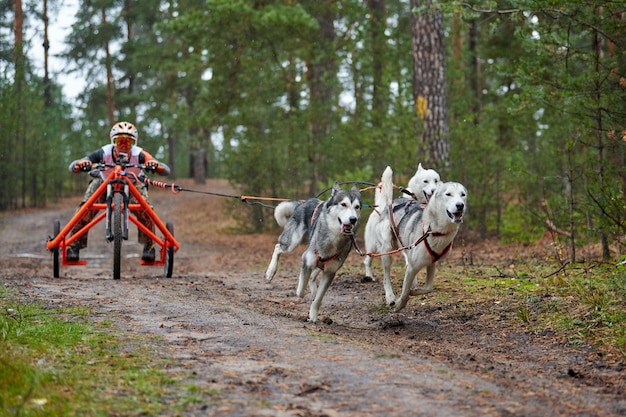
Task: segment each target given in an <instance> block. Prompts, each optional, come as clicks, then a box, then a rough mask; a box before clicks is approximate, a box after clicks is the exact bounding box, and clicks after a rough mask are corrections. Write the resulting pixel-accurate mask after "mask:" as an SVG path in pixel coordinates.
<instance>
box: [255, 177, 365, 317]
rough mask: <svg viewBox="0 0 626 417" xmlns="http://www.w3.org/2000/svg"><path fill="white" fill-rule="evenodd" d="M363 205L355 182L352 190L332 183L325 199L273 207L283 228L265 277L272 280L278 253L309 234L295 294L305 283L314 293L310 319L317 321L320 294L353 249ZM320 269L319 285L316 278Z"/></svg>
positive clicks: (305, 287)
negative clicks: (328, 196)
mask: <svg viewBox="0 0 626 417" xmlns="http://www.w3.org/2000/svg"><path fill="white" fill-rule="evenodd" d="M362 206H363V202H362V200H361V193H360V191H359V187H357V185H356V184H355V185H354V186H353V187H352V189H351V190H343V189H341V187H339V184H338V183H335V185H334V186H333V189H332V194H331V196H330V198H329V199H328V200H326V201H321V200H319V199H317V198H310V199H308V200H306V201H304V202H301V201H285V202H283V203H280V204H279V205H278V206H277V207H276V209H275V210H274V218H275V219H276V222H277V223H278V225H279V226H283V227H284V229H283V232H282V233H281V235H280V236H279V238H278V243H277V244H276V246H275V248H274V253H273V254H272V259H271V261H270V264H269V266H268V267H267V271H266V272H265V279H266V280H267V281H271V280H272V278H273V277H274V275H275V274H276V270H277V268H278V259H279V257H280V255H281V254H283V253H286V252H291V251H293V250H294V249H295V248H296V246H298V245H299V244H300V243H302V242H303V240H304V238H305V236H307V235H308V237H309V244H308V246H307V248H306V250H305V251H304V253H303V254H302V266H301V269H300V277H299V279H298V289H297V291H296V294H297V295H298V297H304V295H305V291H306V289H307V287H308V288H310V289H311V293H312V294H313V295H314V297H315V298H314V299H313V302H312V303H311V308H310V310H309V321H312V322H316V321H317V315H318V312H319V308H320V305H321V304H322V298H324V294H326V290H328V287H329V286H330V284H331V283H332V282H333V279H334V278H335V274H336V273H337V271H338V270H339V268H341V266H342V265H343V263H344V261H345V260H346V258H347V257H348V254H349V253H350V250H351V249H352V244H353V242H354V240H353V239H354V234H355V233H356V231H357V228H358V226H359V219H360V218H361V207H362ZM320 272H321V278H320V279H319V287H318V286H317V284H316V283H315V279H316V277H317V275H319V273H320Z"/></svg>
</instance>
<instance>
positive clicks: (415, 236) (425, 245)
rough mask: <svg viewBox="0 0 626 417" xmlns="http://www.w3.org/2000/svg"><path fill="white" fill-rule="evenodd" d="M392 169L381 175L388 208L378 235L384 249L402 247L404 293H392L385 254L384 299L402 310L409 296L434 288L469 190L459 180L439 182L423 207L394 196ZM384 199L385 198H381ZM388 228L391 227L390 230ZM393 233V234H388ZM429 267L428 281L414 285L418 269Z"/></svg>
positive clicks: (382, 190) (427, 291) (461, 220)
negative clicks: (420, 285) (404, 266)
mask: <svg viewBox="0 0 626 417" xmlns="http://www.w3.org/2000/svg"><path fill="white" fill-rule="evenodd" d="M392 176H393V173H392V172H391V169H388V170H385V173H384V174H383V178H382V185H381V195H382V196H386V198H387V201H386V204H385V207H386V208H385V211H386V213H387V215H384V216H381V218H380V221H379V223H378V225H377V229H378V230H380V232H379V233H377V236H379V237H381V236H382V239H380V240H379V242H378V243H379V245H378V248H379V249H380V250H381V253H386V252H389V251H391V250H393V249H397V248H406V249H404V250H403V251H402V254H403V255H404V260H405V263H406V271H405V274H404V280H403V283H402V293H401V294H400V296H399V297H398V298H396V297H395V295H394V293H393V288H392V285H391V276H390V266H391V260H390V259H385V258H389V255H386V256H383V266H384V275H385V279H384V287H385V299H386V301H387V304H388V305H394V304H395V311H400V310H402V309H403V308H404V307H405V306H406V303H407V302H408V300H409V296H411V295H418V294H427V293H429V292H431V291H432V290H433V288H434V280H435V267H436V264H437V261H439V260H440V259H443V258H444V257H445V256H446V255H448V253H449V252H450V249H451V248H452V241H453V240H454V237H455V236H456V234H457V232H458V230H459V226H460V224H461V222H463V216H464V214H465V209H466V206H467V190H466V189H465V187H464V186H463V185H462V184H459V183H458V182H445V183H440V184H439V186H438V187H437V190H436V191H435V193H434V194H433V195H432V197H431V198H430V201H429V202H428V204H427V205H426V206H425V207H424V206H422V205H421V204H419V203H417V202H415V201H410V200H407V199H396V200H392V199H391V198H390V197H389V196H390V195H391V192H392V191H390V190H393V179H392ZM381 202H382V201H381ZM387 230H391V233H388V232H387ZM389 237H391V238H389ZM423 268H426V284H425V285H424V286H423V287H420V288H415V286H416V285H417V273H418V272H419V271H420V270H421V269H423Z"/></svg>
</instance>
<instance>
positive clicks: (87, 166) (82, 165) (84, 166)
mask: <svg viewBox="0 0 626 417" xmlns="http://www.w3.org/2000/svg"><path fill="white" fill-rule="evenodd" d="M74 169H75V170H76V171H83V172H87V171H91V161H90V160H88V159H83V160H80V161H77V162H76V165H74Z"/></svg>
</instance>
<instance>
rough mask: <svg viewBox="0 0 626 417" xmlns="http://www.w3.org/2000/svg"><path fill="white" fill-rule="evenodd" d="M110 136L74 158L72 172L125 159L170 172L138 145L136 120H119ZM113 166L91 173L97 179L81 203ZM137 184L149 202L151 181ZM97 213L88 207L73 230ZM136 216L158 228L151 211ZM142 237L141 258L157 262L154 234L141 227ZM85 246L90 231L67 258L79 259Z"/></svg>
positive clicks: (133, 169)
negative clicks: (85, 154)
mask: <svg viewBox="0 0 626 417" xmlns="http://www.w3.org/2000/svg"><path fill="white" fill-rule="evenodd" d="M109 138H110V140H111V143H110V144H108V145H105V146H103V147H101V148H100V149H97V150H95V151H93V152H92V153H90V154H89V155H87V156H86V157H84V158H81V159H77V160H75V161H73V162H72V163H71V164H70V165H69V170H70V172H72V173H75V174H78V173H80V172H88V171H91V168H92V164H100V163H105V164H114V163H116V162H117V161H124V162H125V163H128V164H139V165H145V166H146V169H147V170H150V171H154V172H156V173H157V174H158V175H161V176H166V175H169V173H170V168H169V167H168V166H167V165H166V164H164V163H162V162H159V161H157V160H156V159H154V158H153V157H152V155H151V154H150V153H149V152H147V151H145V150H143V149H142V148H140V147H139V146H137V141H138V139H139V133H138V131H137V128H136V127H135V126H134V125H133V124H132V123H129V122H118V123H116V124H115V125H114V126H113V127H112V128H111V132H110V133H109ZM112 169H113V168H111V167H109V168H106V169H103V170H101V171H96V172H90V175H92V177H93V179H92V180H91V181H90V182H89V186H88V187H87V190H86V191H85V197H84V198H83V201H82V202H81V203H80V206H82V205H83V204H85V202H86V201H87V200H88V199H89V197H91V196H92V195H93V194H94V193H95V192H96V190H97V189H98V187H99V186H100V185H101V184H102V182H103V181H104V180H105V179H106V178H107V177H108V175H109V174H110V173H111V170H112ZM127 171H128V172H130V173H132V174H134V176H133V178H137V177H138V176H139V175H141V174H142V172H141V169H140V168H136V167H129V168H127ZM134 184H135V186H136V187H137V189H138V190H139V192H140V194H141V196H142V197H143V198H144V199H145V200H146V202H149V201H148V187H147V185H145V184H143V183H141V182H134ZM105 198H106V195H105V194H102V196H101V197H100V198H99V199H98V202H99V203H103V202H104V201H105ZM131 202H136V199H135V198H134V197H132V198H131ZM80 206H79V209H80ZM96 213H97V212H96V211H94V210H87V211H86V212H85V213H84V214H83V216H82V217H81V218H80V220H79V221H78V222H77V223H76V224H75V225H74V227H73V228H72V230H71V232H70V233H71V234H75V233H77V232H78V231H79V230H81V229H82V228H83V227H84V226H85V225H87V224H88V223H89V222H91V220H92V219H93V218H94V217H95V215H96ZM136 216H137V220H139V222H141V224H143V225H144V226H146V228H148V229H149V230H151V231H153V232H154V223H153V221H152V218H151V217H150V216H149V215H148V213H146V212H145V211H138V212H137V213H136ZM138 240H139V243H142V244H143V245H144V247H143V253H142V256H141V259H142V260H143V261H145V262H154V260H155V249H154V242H153V241H152V239H150V237H149V236H147V235H146V234H145V233H144V232H142V231H141V230H138ZM85 247H87V233H85V234H83V235H82V236H81V237H80V238H78V239H77V240H76V241H75V242H74V243H73V244H72V245H71V246H69V247H68V248H67V254H66V256H67V260H68V261H78V260H79V253H80V249H83V248H85Z"/></svg>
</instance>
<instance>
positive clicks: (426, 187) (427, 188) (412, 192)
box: [363, 163, 441, 281]
mask: <svg viewBox="0 0 626 417" xmlns="http://www.w3.org/2000/svg"><path fill="white" fill-rule="evenodd" d="M387 169H389V173H388V175H393V172H392V171H391V168H389V167H387ZM385 172H387V170H385ZM383 175H385V173H383ZM440 182H441V178H440V177H439V174H438V173H437V171H435V170H434V169H424V168H423V167H422V164H421V163H420V164H418V166H417V170H416V171H415V174H414V175H413V177H411V179H410V180H409V184H408V185H407V187H406V188H405V190H406V191H405V194H406V197H405V198H408V199H413V200H416V201H417V202H419V203H421V204H426V203H428V200H430V197H432V195H433V194H434V193H435V190H436V189H437V186H438V185H439V183H440ZM388 191H389V190H388ZM391 193H392V194H391V195H388V196H383V195H382V194H381V185H380V184H379V187H378V188H376V191H375V192H374V195H375V197H374V204H375V205H376V209H375V210H374V211H372V213H371V214H370V216H369V218H368V219H367V224H366V225H365V249H366V253H382V251H381V250H380V248H379V244H378V242H379V241H380V240H382V239H390V238H391V236H387V237H382V238H381V237H378V236H376V233H385V234H387V235H391V230H389V229H384V230H382V229H381V228H378V223H379V221H380V218H381V216H385V215H386V214H385V213H384V208H385V205H387V201H389V200H391V199H392V198H393V190H391ZM385 261H386V262H389V265H388V266H387V269H389V268H391V263H390V262H391V257H390V256H386V257H383V263H384V262H385ZM363 263H364V264H365V276H366V277H369V278H371V279H372V280H374V281H375V277H374V274H373V273H372V257H371V256H369V255H365V258H364V259H363Z"/></svg>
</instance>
